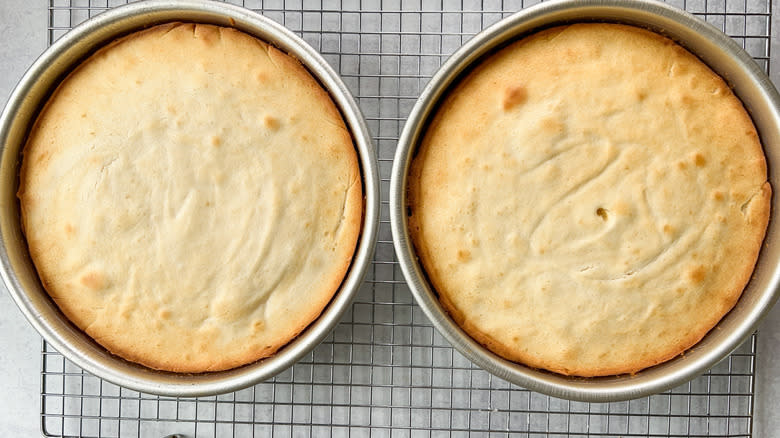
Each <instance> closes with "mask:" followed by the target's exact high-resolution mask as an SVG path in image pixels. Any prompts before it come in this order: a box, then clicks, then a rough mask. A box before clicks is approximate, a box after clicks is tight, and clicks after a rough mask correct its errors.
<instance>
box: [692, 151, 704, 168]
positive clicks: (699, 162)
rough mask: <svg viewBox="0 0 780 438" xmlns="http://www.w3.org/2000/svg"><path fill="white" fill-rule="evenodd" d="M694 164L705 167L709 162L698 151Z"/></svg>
mask: <svg viewBox="0 0 780 438" xmlns="http://www.w3.org/2000/svg"><path fill="white" fill-rule="evenodd" d="M693 164H695V165H696V167H704V165H705V164H707V160H706V159H704V155H702V154H701V153H699V152H696V153H695V154H693Z"/></svg>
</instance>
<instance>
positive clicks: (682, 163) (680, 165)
mask: <svg viewBox="0 0 780 438" xmlns="http://www.w3.org/2000/svg"><path fill="white" fill-rule="evenodd" d="M677 167H679V168H680V169H685V168H687V167H688V165H687V164H686V163H685V161H678V162H677Z"/></svg>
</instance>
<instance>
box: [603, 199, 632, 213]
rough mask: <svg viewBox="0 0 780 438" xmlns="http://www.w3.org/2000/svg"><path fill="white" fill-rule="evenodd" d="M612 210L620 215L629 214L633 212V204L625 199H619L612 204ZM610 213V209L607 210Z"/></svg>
mask: <svg viewBox="0 0 780 438" xmlns="http://www.w3.org/2000/svg"><path fill="white" fill-rule="evenodd" d="M612 211H613V212H614V213H615V214H616V215H619V216H628V215H630V214H631V205H630V204H628V203H627V202H624V201H617V202H615V205H613V206H612ZM607 213H609V210H607Z"/></svg>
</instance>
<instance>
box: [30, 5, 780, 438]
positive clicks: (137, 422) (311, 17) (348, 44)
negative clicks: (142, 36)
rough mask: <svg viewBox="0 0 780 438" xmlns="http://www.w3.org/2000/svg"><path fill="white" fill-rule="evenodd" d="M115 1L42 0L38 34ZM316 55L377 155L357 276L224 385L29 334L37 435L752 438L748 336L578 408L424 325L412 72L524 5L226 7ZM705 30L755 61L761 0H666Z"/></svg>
mask: <svg viewBox="0 0 780 438" xmlns="http://www.w3.org/2000/svg"><path fill="white" fill-rule="evenodd" d="M123 3H125V1H114V0H100V1H95V0H70V1H67V0H50V4H49V22H48V38H49V43H50V44H51V43H52V42H53V41H55V40H57V39H58V38H59V37H60V36H61V35H63V34H64V33H65V32H66V31H67V30H69V29H70V28H71V27H73V26H75V25H76V24H78V23H80V22H81V21H83V20H85V19H86V18H88V17H91V16H94V15H96V14H98V13H100V12H103V11H105V10H106V9H107V8H110V7H113V6H118V5H119V4H123ZM231 3H236V4H240V5H242V6H245V7H247V8H250V9H253V10H256V11H258V12H261V13H263V14H264V15H266V16H268V17H269V18H271V19H274V20H276V21H278V22H280V23H282V24H284V25H285V26H287V27H288V28H289V29H291V30H292V31H294V32H295V33H297V34H298V35H300V36H302V37H303V39H305V40H306V41H307V42H308V43H309V44H311V45H312V46H313V47H314V48H316V49H317V50H318V51H319V52H320V53H322V54H323V56H324V57H325V59H326V60H327V61H328V62H329V63H330V64H331V65H332V66H333V67H334V68H335V69H336V70H337V71H338V72H339V73H340V74H341V76H342V78H343V80H344V81H345V83H346V84H347V86H348V87H349V88H350V90H351V91H352V93H353V94H354V95H355V96H356V97H357V100H358V102H359V105H360V107H361V109H362V110H363V112H364V114H365V116H366V119H367V121H368V125H369V128H370V129H371V132H372V135H373V138H374V141H375V145H376V146H377V154H378V157H377V158H378V160H379V172H380V178H381V195H382V210H381V223H380V229H379V241H378V244H377V249H376V253H375V255H374V259H373V263H372V265H371V267H370V269H369V272H368V274H367V279H366V282H365V284H364V285H363V286H362V288H361V289H360V291H359V293H358V294H357V297H356V300H355V302H354V304H353V305H352V307H351V309H350V311H348V312H347V313H346V315H345V316H344V317H343V320H342V321H341V322H340V324H339V325H338V326H336V328H335V330H334V331H333V333H332V334H330V335H329V336H328V337H327V338H326V340H325V341H324V342H323V343H322V344H321V345H319V346H318V347H317V348H315V349H314V350H313V351H312V352H311V353H309V354H308V355H306V356H305V357H304V358H303V359H302V360H301V361H300V362H299V363H297V364H296V365H295V366H293V367H292V368H290V369H288V370H286V371H285V372H283V373H282V374H280V375H278V376H277V377H275V378H274V379H272V380H270V381H268V382H265V383H261V384H258V385H256V386H254V387H252V388H248V389H246V390H243V391H239V392H236V393H232V394H227V395H221V396H217V397H205V398H171V397H158V396H151V395H147V394H142V393H138V392H135V391H130V390H127V389H124V388H120V387H118V386H116V385H113V384H111V383H108V382H105V381H102V380H100V379H98V378H97V377H94V376H92V375H90V374H88V373H86V372H84V371H83V370H81V369H80V368H78V367H76V366H75V365H73V364H72V363H70V362H69V361H67V360H66V359H65V358H64V357H63V356H61V355H60V354H59V353H57V352H56V351H55V350H54V349H53V348H52V347H51V346H49V345H47V344H45V343H44V345H43V350H42V373H41V407H42V410H41V414H42V415H41V419H42V423H41V424H42V430H43V433H44V435H46V436H84V437H96V436H110V437H119V436H121V437H125V436H136V437H155V436H159V437H162V436H165V435H169V434H179V435H181V436H186V437H256V436H269V435H273V436H296V437H298V436H371V437H390V436H392V437H410V436H414V437H417V436H423V437H428V436H506V435H512V436H522V437H541V436H555V437H562V436H577V437H584V436H591V437H592V436H600V437H604V436H620V437H628V436H631V437H677V436H686V437H688V436H729V437H749V436H751V435H752V424H753V421H752V416H753V394H754V384H755V364H756V360H755V352H756V336H755V335H753V336H752V337H751V338H750V339H749V340H748V341H747V342H746V343H745V344H744V345H742V346H741V347H740V348H739V349H738V350H737V351H736V352H735V353H734V354H732V355H731V356H730V357H729V358H728V359H726V360H724V361H723V362H721V363H720V364H718V365H716V366H715V367H714V368H713V369H712V370H711V371H710V372H708V373H707V374H705V375H704V376H702V377H699V378H697V379H695V380H693V381H691V382H689V383H687V384H685V385H682V386H680V387H678V388H676V389H674V390H671V391H668V392H666V393H663V394H659V395H655V396H652V397H647V398H643V399H639V400H633V401H630V402H621V403H604V404H596V403H579V402H569V401H565V400H560V399H556V398H551V397H547V396H544V395H541V394H538V393H534V392H531V391H528V390H526V389H523V388H520V387H517V386H515V385H511V384H509V383H507V382H505V381H503V380H501V379H498V378H496V377H493V376H491V375H490V374H489V373H487V372H485V371H483V370H481V369H478V368H477V367H475V366H474V365H472V364H471V363H470V362H469V361H468V360H467V359H465V358H464V357H463V356H461V355H460V354H459V353H458V352H457V351H454V350H453V349H452V348H451V347H450V345H449V344H448V342H447V341H446V340H445V339H444V338H442V337H441V335H439V334H438V333H437V332H436V331H435V330H434V329H433V327H432V326H431V325H430V323H429V321H428V320H427V318H426V317H425V315H424V314H423V313H422V311H421V310H420V309H419V308H418V307H417V306H416V305H415V304H414V300H413V299H412V296H411V294H410V292H409V290H408V287H407V285H406V284H405V282H404V280H403V277H402V275H401V272H400V269H399V267H398V265H397V263H396V260H395V256H394V252H393V248H392V241H391V233H390V223H389V212H388V200H387V198H388V192H389V177H390V168H391V164H392V157H393V154H394V152H395V148H396V144H397V140H398V136H399V134H400V131H401V129H402V126H403V123H404V121H405V119H406V117H407V115H408V113H409V111H410V110H411V107H412V106H413V105H414V102H415V101H416V99H417V96H418V95H419V93H420V92H421V90H422V88H423V87H424V85H425V84H426V83H427V81H428V79H429V78H430V77H431V76H432V75H433V73H434V72H435V71H436V70H437V68H438V67H439V66H440V65H441V63H442V62H443V61H444V60H445V59H446V58H447V57H448V55H449V54H451V53H452V52H454V51H455V50H456V49H457V48H458V47H460V46H461V45H462V44H463V43H464V42H465V41H467V40H468V39H469V38H471V37H472V36H473V35H474V34H476V33H477V32H479V31H480V30H481V29H483V28H485V27H486V26H489V25H490V24H492V23H494V22H496V21H498V20H499V19H501V18H502V17H505V16H507V15H509V14H510V13H512V12H515V11H518V10H520V9H522V8H523V7H528V6H530V5H532V4H534V3H537V2H535V1H523V0H504V1H501V0H431V1H428V0H264V1H263V0H257V1H251V0H246V1H243V2H242V1H233V2H231ZM670 3H672V4H673V5H675V6H677V7H680V8H683V9H686V10H688V11H690V12H693V13H694V14H696V15H698V16H699V17H702V18H704V19H706V20H707V21H709V22H710V23H712V24H714V25H715V26H716V27H719V28H720V29H722V30H723V31H725V32H726V33H727V34H729V35H730V36H732V37H733V38H734V39H735V40H736V41H737V42H738V43H740V44H741V45H742V46H743V47H744V48H745V49H747V51H748V52H749V53H750V54H751V55H752V56H753V57H754V58H755V59H756V60H757V61H758V63H759V65H761V66H762V67H763V68H764V69H765V70H768V68H769V60H770V40H771V21H772V13H771V2H770V1H769V0H695V1H694V0H680V1H672V2H670Z"/></svg>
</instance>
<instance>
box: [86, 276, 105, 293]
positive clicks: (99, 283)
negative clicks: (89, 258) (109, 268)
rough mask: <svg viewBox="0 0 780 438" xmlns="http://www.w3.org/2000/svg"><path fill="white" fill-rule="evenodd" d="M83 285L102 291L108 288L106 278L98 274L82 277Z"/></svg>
mask: <svg viewBox="0 0 780 438" xmlns="http://www.w3.org/2000/svg"><path fill="white" fill-rule="evenodd" d="M80 281H81V284H83V285H84V286H86V287H88V288H90V289H93V290H100V289H103V288H104V287H105V286H106V278H105V277H104V276H103V275H102V274H100V273H98V272H88V273H86V274H84V276H83V277H81V280H80Z"/></svg>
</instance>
